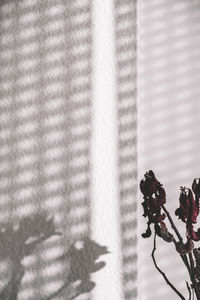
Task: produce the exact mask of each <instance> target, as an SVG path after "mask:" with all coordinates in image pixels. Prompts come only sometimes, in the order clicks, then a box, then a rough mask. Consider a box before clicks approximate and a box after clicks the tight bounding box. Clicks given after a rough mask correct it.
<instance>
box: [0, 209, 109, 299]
mask: <svg viewBox="0 0 200 300" xmlns="http://www.w3.org/2000/svg"><path fill="white" fill-rule="evenodd" d="M60 235H61V233H60V232H58V231H57V230H56V228H55V225H54V220H53V218H49V217H48V216H47V215H46V214H45V213H41V214H35V215H33V216H31V217H25V218H23V219H21V221H20V222H19V223H18V224H17V226H16V225H15V226H14V225H13V224H10V223H6V224H1V229H0V259H1V261H2V262H3V263H4V265H6V266H8V267H7V270H9V272H8V271H6V272H7V273H9V276H7V277H8V279H7V282H5V284H4V285H3V287H2V289H1V291H0V300H17V299H18V294H19V291H20V287H21V282H22V279H23V277H24V275H25V273H26V271H25V266H24V264H23V260H24V258H26V257H28V256H30V255H32V254H34V251H37V247H39V245H40V244H42V243H43V242H45V241H46V240H47V239H50V238H51V237H53V236H60ZM107 253H109V251H108V250H107V247H104V246H101V245H99V244H98V243H96V242H95V241H93V240H91V239H90V238H85V239H83V240H81V241H76V242H74V243H73V244H71V246H70V247H69V249H68V250H67V251H66V252H65V253H64V254H63V255H61V256H59V257H58V258H57V260H59V261H61V262H62V263H63V264H64V263H65V261H67V262H68V263H69V269H68V272H67V276H66V278H64V283H63V285H61V287H60V288H59V289H58V290H57V291H55V292H54V293H53V294H51V295H49V296H47V297H44V298H42V300H53V299H54V298H56V297H57V296H59V295H60V294H61V293H62V292H63V291H65V297H66V300H72V299H75V298H76V297H78V296H79V295H81V294H84V293H88V292H90V291H91V290H92V289H93V288H94V287H95V283H94V282H93V281H92V280H91V273H93V272H97V271H99V270H101V269H102V268H103V267H104V266H105V262H103V261H100V262H99V261H98V262H97V260H98V259H99V257H100V256H101V255H104V254H107ZM7 275H8V274H7Z"/></svg>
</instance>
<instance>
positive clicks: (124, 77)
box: [115, 0, 137, 300]
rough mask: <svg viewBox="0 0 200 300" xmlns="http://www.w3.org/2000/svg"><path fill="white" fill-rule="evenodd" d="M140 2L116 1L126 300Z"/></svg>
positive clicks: (131, 290)
mask: <svg viewBox="0 0 200 300" xmlns="http://www.w3.org/2000/svg"><path fill="white" fill-rule="evenodd" d="M136 16H137V14H136V1H133V0H131V1H130V0H126V1H121V0H115V30H116V31H115V37H116V60H117V61H116V64H117V66H116V67H117V71H116V74H117V99H118V101H117V109H118V170H119V175H118V176H119V197H120V217H121V220H120V223H121V247H122V274H123V275H122V276H123V290H124V299H127V300H128V299H136V297H137V286H136V278H137V266H136V264H137V249H136V243H137V236H136V234H137V227H136V206H137V205H136V191H137V163H136V161H137V153H136V128H137V126H136V119H137V113H136Z"/></svg>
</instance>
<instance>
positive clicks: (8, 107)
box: [0, 0, 91, 300]
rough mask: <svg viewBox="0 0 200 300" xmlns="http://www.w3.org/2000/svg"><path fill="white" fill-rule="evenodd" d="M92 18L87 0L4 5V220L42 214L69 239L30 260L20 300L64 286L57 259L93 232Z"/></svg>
mask: <svg viewBox="0 0 200 300" xmlns="http://www.w3.org/2000/svg"><path fill="white" fill-rule="evenodd" d="M90 16H91V8H90V1H89V0H88V1H87V0H86V1H85V0H81V1H78V0H77V1H62V0H55V1H54V0H53V1H51V0H44V1H40V0H17V1H9V0H8V1H3V2H1V5H0V28H1V29H0V66H1V74H0V97H1V100H0V166H1V167H0V173H1V175H0V194H1V201H0V209H1V214H0V219H1V221H8V220H10V221H11V222H17V220H18V219H19V218H20V217H22V216H24V215H28V214H32V213H33V212H38V211H41V210H44V211H47V212H48V213H49V214H50V215H53V216H54V217H55V222H56V224H57V226H58V228H60V230H62V232H63V235H64V237H65V238H64V239H62V240H61V239H60V240H53V241H49V242H48V243H47V244H46V243H45V245H44V247H42V248H41V249H39V250H38V252H37V254H35V255H33V256H32V257H31V258H30V259H29V260H27V262H26V263H27V276H26V277H25V278H24V280H23V288H22V291H21V294H20V299H26V300H27V299H38V300H39V299H42V296H43V295H44V294H48V293H50V292H52V291H53V290H55V289H56V288H57V287H59V285H60V284H61V283H62V280H63V274H64V273H63V274H62V269H63V268H62V265H60V267H59V265H56V264H55V262H54V258H55V257H56V255H58V254H60V253H62V251H64V249H66V247H67V246H69V243H70V242H72V241H73V239H75V238H78V237H82V236H85V235H86V234H88V233H89V231H90V225H89V220H90V204H89V203H90V196H89V181H90V178H89V146H90V129H91V127H90V105H91V103H90V100H91V97H90V90H91V88H90V79H91V76H90V56H91V28H90V27H91V17H90ZM59 299H65V297H64V296H61V298H59Z"/></svg>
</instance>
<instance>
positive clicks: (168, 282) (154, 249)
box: [151, 233, 186, 300]
mask: <svg viewBox="0 0 200 300" xmlns="http://www.w3.org/2000/svg"><path fill="white" fill-rule="evenodd" d="M155 251H156V233H155V234H154V245H153V251H152V254H151V256H152V259H153V262H154V265H155V267H156V269H157V270H158V271H159V272H160V274H161V275H162V276H163V278H164V279H165V281H166V282H167V284H168V285H169V286H170V287H171V289H172V290H173V291H174V292H175V293H176V294H177V295H178V296H179V297H180V298H181V299H182V300H186V299H185V298H184V296H183V295H182V294H181V293H180V292H179V291H178V290H177V289H176V288H175V286H174V285H173V284H172V283H171V282H170V281H169V279H168V278H167V276H166V274H165V273H164V272H163V271H162V270H161V269H160V268H159V267H158V265H157V262H156V259H155Z"/></svg>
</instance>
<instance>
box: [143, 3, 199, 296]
mask: <svg viewBox="0 0 200 300" xmlns="http://www.w3.org/2000/svg"><path fill="white" fill-rule="evenodd" d="M138 4H139V9H138V21H139V24H138V103H139V107H138V110H139V116H138V126H139V134H138V143H139V177H140V178H141V177H142V176H143V173H144V172H145V171H146V170H149V169H153V170H154V171H155V172H156V174H157V177H158V178H159V180H160V181H161V182H162V183H163V184H164V187H165V188H166V190H167V206H168V208H169V210H170V211H171V212H172V214H173V215H174V210H175V208H176V207H178V197H179V187H180V185H183V186H184V185H186V186H189V187H190V186H191V183H192V180H193V178H195V177H199V175H200V168H199V150H200V142H199V138H198V136H199V133H200V132H199V121H200V113H199V105H200V101H199V97H200V89H199V82H200V51H199V49H200V35H199V32H200V22H199V20H200V19H199V18H200V2H199V1H196V0H192V1H185V0H180V1H179V0H178V1H171V0H169V1H163V0H152V1H143V0H141V1H139V3H138ZM140 201H141V198H140ZM176 223H177V225H178V226H179V228H180V227H181V225H182V224H181V221H177V222H176ZM144 229H145V226H144V222H143V223H142V225H141V231H142V230H143V231H144ZM183 234H184V235H185V233H184V232H183ZM152 242H153V241H152V240H151V241H147V240H145V241H144V240H140V254H141V256H140V264H139V266H140V268H139V270H140V281H139V287H140V299H142V300H143V299H148V300H150V299H163V300H164V299H169V298H170V299H177V296H176V295H175V294H174V293H173V292H172V291H170V289H169V287H167V285H166V284H165V283H164V282H163V279H162V278H161V276H160V275H159V274H157V272H156V271H155V270H154V267H153V264H152V263H151V261H150V252H151V249H152ZM161 244H162V243H161ZM157 252H158V253H157V258H158V261H159V263H160V266H162V267H163V269H164V270H165V271H166V272H167V273H168V275H169V278H170V279H171V280H172V282H174V283H175V284H176V285H177V287H178V288H180V289H181V290H183V291H184V293H185V295H187V291H186V288H185V279H186V278H187V276H186V272H185V270H184V268H183V267H182V263H181V261H180V260H179V259H178V257H177V259H176V255H175V252H174V249H173V247H172V246H167V247H164V246H161V245H159V248H158V251H157Z"/></svg>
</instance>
